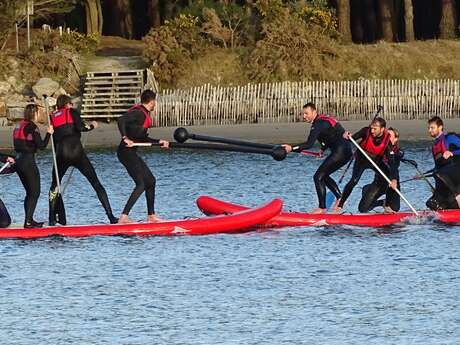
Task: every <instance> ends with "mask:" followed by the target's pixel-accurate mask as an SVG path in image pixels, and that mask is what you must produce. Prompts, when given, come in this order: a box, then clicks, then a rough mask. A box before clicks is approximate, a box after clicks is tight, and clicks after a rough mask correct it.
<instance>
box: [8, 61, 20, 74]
mask: <svg viewBox="0 0 460 345" xmlns="http://www.w3.org/2000/svg"><path fill="white" fill-rule="evenodd" d="M8 66H9V67H10V69H11V70H12V71H17V70H18V69H19V62H18V61H17V60H16V59H14V58H8Z"/></svg>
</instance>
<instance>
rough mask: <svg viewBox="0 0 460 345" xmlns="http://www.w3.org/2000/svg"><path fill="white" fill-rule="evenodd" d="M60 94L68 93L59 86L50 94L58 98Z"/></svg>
mask: <svg viewBox="0 0 460 345" xmlns="http://www.w3.org/2000/svg"><path fill="white" fill-rule="evenodd" d="M60 95H68V93H67V92H66V91H65V90H64V89H63V88H62V87H60V88H59V89H58V90H57V91H56V92H55V93H53V94H52V96H53V97H55V98H58V97H59V96H60Z"/></svg>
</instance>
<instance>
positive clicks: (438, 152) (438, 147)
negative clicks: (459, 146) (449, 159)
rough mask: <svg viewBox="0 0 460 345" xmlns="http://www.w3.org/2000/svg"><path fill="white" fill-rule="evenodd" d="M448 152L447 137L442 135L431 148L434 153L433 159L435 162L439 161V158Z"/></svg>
mask: <svg viewBox="0 0 460 345" xmlns="http://www.w3.org/2000/svg"><path fill="white" fill-rule="evenodd" d="M446 151H447V147H446V136H445V135H444V133H442V134H441V135H440V136H439V138H438V139H437V140H436V142H435V143H433V146H432V147H431V152H432V153H433V158H434V160H435V161H436V160H438V159H439V158H441V157H442V155H443V154H444V152H446Z"/></svg>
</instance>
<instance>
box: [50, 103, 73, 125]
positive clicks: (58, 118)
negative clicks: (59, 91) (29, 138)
mask: <svg viewBox="0 0 460 345" xmlns="http://www.w3.org/2000/svg"><path fill="white" fill-rule="evenodd" d="M50 121H51V125H53V127H54V129H57V128H59V127H61V126H66V125H72V124H73V118H72V114H71V112H70V108H62V109H58V110H56V111H55V112H53V113H51V115H50Z"/></svg>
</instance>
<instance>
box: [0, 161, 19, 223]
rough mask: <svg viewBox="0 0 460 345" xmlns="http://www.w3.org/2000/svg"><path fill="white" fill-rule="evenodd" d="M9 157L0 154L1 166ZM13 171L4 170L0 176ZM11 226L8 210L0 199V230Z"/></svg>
mask: <svg viewBox="0 0 460 345" xmlns="http://www.w3.org/2000/svg"><path fill="white" fill-rule="evenodd" d="M8 157H10V156H8V155H5V154H3V153H0V162H1V163H2V165H3V164H5V163H6V159H7V158H8ZM14 170H15V169H11V168H6V169H5V170H3V171H2V175H4V174H11V173H12V172H14ZM10 224H11V217H10V214H9V213H8V210H7V209H6V206H5V204H4V203H3V201H2V199H0V228H7V227H8V226H10Z"/></svg>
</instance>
